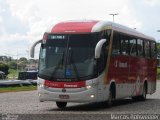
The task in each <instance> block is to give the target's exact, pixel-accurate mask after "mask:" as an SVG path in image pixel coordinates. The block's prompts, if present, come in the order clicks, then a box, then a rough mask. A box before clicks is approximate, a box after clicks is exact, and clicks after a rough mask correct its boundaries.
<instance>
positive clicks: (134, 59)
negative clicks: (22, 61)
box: [31, 20, 156, 108]
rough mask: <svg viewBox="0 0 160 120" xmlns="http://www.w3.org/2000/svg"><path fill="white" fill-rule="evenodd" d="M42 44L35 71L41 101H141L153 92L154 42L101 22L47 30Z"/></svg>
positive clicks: (66, 24) (61, 103) (62, 104)
mask: <svg viewBox="0 0 160 120" xmlns="http://www.w3.org/2000/svg"><path fill="white" fill-rule="evenodd" d="M38 43H41V50H40V57H39V71H38V76H39V79H38V95H39V100H40V101H56V104H57V106H58V107H59V108H64V107H66V105H67V102H100V101H108V102H107V103H108V105H111V103H112V101H113V100H115V99H121V98H125V97H131V98H133V99H137V98H138V99H140V100H145V99H146V94H152V93H154V92H155V90H156V42H155V39H154V38H152V37H149V36H147V35H144V34H142V33H140V32H137V31H136V30H134V29H130V28H128V27H125V26H122V25H119V24H116V23H112V22H105V21H94V20H93V21H67V22H61V23H58V24H56V25H54V26H52V27H51V29H50V30H49V31H47V32H45V33H44V36H43V39H42V40H39V41H37V42H35V43H34V44H33V46H32V48H31V57H34V49H35V46H36V45H37V44H38Z"/></svg>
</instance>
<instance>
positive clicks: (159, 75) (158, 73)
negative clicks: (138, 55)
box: [157, 68, 160, 80]
mask: <svg viewBox="0 0 160 120" xmlns="http://www.w3.org/2000/svg"><path fill="white" fill-rule="evenodd" d="M157 80H160V68H157Z"/></svg>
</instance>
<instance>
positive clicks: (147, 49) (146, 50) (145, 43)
mask: <svg viewBox="0 0 160 120" xmlns="http://www.w3.org/2000/svg"><path fill="white" fill-rule="evenodd" d="M144 53H145V57H147V58H150V46H149V41H144Z"/></svg>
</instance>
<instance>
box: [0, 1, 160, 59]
mask: <svg viewBox="0 0 160 120" xmlns="http://www.w3.org/2000/svg"><path fill="white" fill-rule="evenodd" d="M159 12H160V0H0V56H1V55H5V56H11V57H12V58H20V57H26V58H29V55H28V54H29V48H30V47H31V45H32V44H33V42H35V41H36V40H39V39H41V38H42V37H43V34H44V32H45V31H46V30H47V28H48V27H50V26H52V25H53V24H55V23H58V22H61V21H67V20H105V21H112V20H113V17H112V16H111V15H109V14H112V13H118V15H117V16H115V22H116V23H119V24H122V25H125V26H128V27H130V28H136V30H137V31H139V32H142V33H144V34H146V35H149V36H152V37H154V38H155V39H156V40H157V41H159V40H160V32H157V30H160V15H159ZM38 53H39V46H38V47H37V48H36V57H37V58H38Z"/></svg>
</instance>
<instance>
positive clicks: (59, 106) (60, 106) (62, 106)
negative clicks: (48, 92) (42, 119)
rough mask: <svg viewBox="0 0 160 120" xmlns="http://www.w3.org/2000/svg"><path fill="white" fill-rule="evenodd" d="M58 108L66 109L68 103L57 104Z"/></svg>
mask: <svg viewBox="0 0 160 120" xmlns="http://www.w3.org/2000/svg"><path fill="white" fill-rule="evenodd" d="M56 105H57V107H58V108H65V107H66V106H67V102H56Z"/></svg>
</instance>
